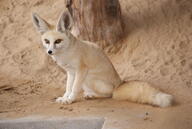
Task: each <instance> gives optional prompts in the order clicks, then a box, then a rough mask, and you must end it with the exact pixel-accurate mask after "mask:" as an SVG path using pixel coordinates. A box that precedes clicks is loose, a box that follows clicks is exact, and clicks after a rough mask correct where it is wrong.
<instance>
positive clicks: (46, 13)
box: [0, 0, 192, 129]
mask: <svg viewBox="0 0 192 129" xmlns="http://www.w3.org/2000/svg"><path fill="white" fill-rule="evenodd" d="M119 1H120V4H121V7H122V16H123V21H124V23H125V38H124V39H122V41H120V42H119V43H118V45H115V46H113V47H111V46H110V47H107V48H105V50H106V52H108V56H109V57H110V59H111V61H112V63H113V64H114V67H115V68H116V69H117V72H118V73H119V75H120V76H121V78H122V79H123V80H135V79H136V80H143V81H148V82H150V83H152V84H154V87H157V88H159V89H161V90H163V91H165V92H167V93H170V94H172V95H173V96H174V98H175V104H174V106H173V107H169V108H164V109H161V108H157V107H152V106H148V105H140V104H135V103H131V102H125V101H115V100H112V99H102V100H86V101H80V102H77V103H74V104H72V105H61V104H57V103H55V98H56V97H58V96H61V95H62V94H63V92H64V89H62V88H61V87H63V86H64V83H65V80H66V75H65V72H63V70H61V69H60V68H59V67H58V66H57V65H56V64H55V63H53V61H52V60H51V59H50V58H48V57H47V55H46V54H45V52H44V51H43V48H42V46H41V44H40V37H39V35H38V33H37V32H36V31H35V29H34V27H33V25H32V21H31V12H37V13H38V14H39V15H40V16H42V17H43V18H45V19H47V20H48V22H50V23H51V24H55V23H56V21H57V18H58V16H59V15H60V13H61V12H62V11H63V10H64V8H65V5H64V0H57V1H55V0H46V1H44V0H17V1H16V0H0V119H6V118H15V117H24V116H31V115H42V116H46V117H47V116H66V117H68V116H71V117H78V116H98V117H105V118H106V123H105V129H116V128H118V129H191V128H192V99H191V98H192V94H191V93H192V51H191V50H192V1H191V0H119Z"/></svg>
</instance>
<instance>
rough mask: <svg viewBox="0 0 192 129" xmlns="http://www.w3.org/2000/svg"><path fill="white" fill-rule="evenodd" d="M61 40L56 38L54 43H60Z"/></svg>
mask: <svg viewBox="0 0 192 129" xmlns="http://www.w3.org/2000/svg"><path fill="white" fill-rule="evenodd" d="M61 41H63V40H62V39H57V40H55V42H54V43H55V44H59V43H61Z"/></svg>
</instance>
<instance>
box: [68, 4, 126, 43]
mask: <svg viewBox="0 0 192 129" xmlns="http://www.w3.org/2000/svg"><path fill="white" fill-rule="evenodd" d="M66 2H67V4H66V6H67V8H68V10H69V11H70V13H71V15H72V17H73V20H74V26H73V28H72V30H71V32H72V33H73V34H74V35H75V36H77V37H79V38H80V39H83V40H89V41H94V42H100V43H102V44H101V45H102V46H105V45H108V44H114V43H116V42H117V41H118V40H119V39H120V38H121V37H122V35H123V27H122V21H121V8H120V4H119V1H118V0H66Z"/></svg>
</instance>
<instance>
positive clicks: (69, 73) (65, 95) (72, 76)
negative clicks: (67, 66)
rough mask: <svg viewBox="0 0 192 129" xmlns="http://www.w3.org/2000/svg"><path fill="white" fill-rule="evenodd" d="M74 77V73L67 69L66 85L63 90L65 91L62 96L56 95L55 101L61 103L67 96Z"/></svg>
mask: <svg viewBox="0 0 192 129" xmlns="http://www.w3.org/2000/svg"><path fill="white" fill-rule="evenodd" d="M74 79H75V73H73V72H69V71H67V85H66V90H65V91H66V92H65V94H64V95H63V96H62V97H58V98H57V99H56V102H58V103H62V102H64V101H65V100H66V99H67V98H68V97H69V95H70V94H71V91H72V86H73V82H74Z"/></svg>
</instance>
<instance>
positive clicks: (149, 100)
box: [113, 81, 173, 107]
mask: <svg viewBox="0 0 192 129" xmlns="http://www.w3.org/2000/svg"><path fill="white" fill-rule="evenodd" d="M113 99H116V100H130V101H133V102H138V103H146V104H151V105H155V106H159V107H168V106H171V104H172V101H173V96H172V95H169V94H166V93H163V92H161V91H159V90H157V89H155V88H154V87H152V86H151V85H150V84H148V83H146V82H141V81H131V82H126V83H124V84H122V85H121V86H119V87H118V88H116V89H115V90H114V92H113Z"/></svg>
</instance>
